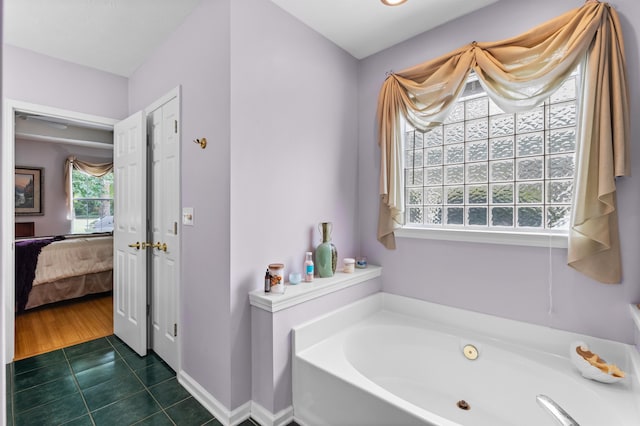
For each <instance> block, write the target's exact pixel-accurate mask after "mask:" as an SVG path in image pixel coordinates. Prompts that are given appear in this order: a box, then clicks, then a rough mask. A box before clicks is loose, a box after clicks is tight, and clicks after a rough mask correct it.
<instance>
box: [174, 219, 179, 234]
mask: <svg viewBox="0 0 640 426" xmlns="http://www.w3.org/2000/svg"><path fill="white" fill-rule="evenodd" d="M173 235H178V222H173Z"/></svg>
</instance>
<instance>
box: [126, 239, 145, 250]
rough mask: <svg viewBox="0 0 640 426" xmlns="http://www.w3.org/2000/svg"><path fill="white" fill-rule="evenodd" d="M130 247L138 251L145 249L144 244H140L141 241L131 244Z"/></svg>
mask: <svg viewBox="0 0 640 426" xmlns="http://www.w3.org/2000/svg"><path fill="white" fill-rule="evenodd" d="M129 247H134V248H135V249H136V250H140V247H142V248H143V249H144V243H142V244H140V242H139V241H136V243H135V244H129Z"/></svg>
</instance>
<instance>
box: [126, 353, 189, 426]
mask: <svg viewBox="0 0 640 426" xmlns="http://www.w3.org/2000/svg"><path fill="white" fill-rule="evenodd" d="M126 362H127V361H126V360H125V363H126ZM127 365H129V364H128V363H127ZM129 368H131V366H129ZM145 368H148V366H147V367H145ZM141 370H142V369H141ZM131 371H132V372H133V375H134V376H136V378H137V379H138V380H139V381H140V383H142V386H143V387H144V390H146V391H147V393H148V394H149V395H151V398H152V399H153V400H154V401H155V403H156V404H158V407H160V411H161V412H162V413H164V415H165V416H167V418H168V419H169V421H170V422H171V423H172V424H173V425H175V424H176V422H174V421H173V418H172V417H171V416H170V415H169V413H167V412H166V410H165V408H164V407H163V406H162V404H160V402H159V401H158V400H157V399H156V397H155V395H154V394H153V393H152V392H151V391H150V390H149V388H148V387H147V385H146V383H144V382H143V381H142V379H141V378H140V377H139V376H138V373H136V371H135V370H134V369H133V368H131ZM172 378H173V377H170V378H168V379H166V380H163V381H161V382H158V383H156V384H154V385H153V386H155V385H159V384H160V383H164V382H166V381H169V380H171V379H172ZM190 396H191V395H190ZM186 399H188V398H185V399H183V400H182V401H184V400H186ZM182 401H180V402H182ZM176 404H177V403H176ZM176 404H173V405H171V406H170V407H173V406H174V405H176ZM167 408H169V407H167ZM156 414H157V413H153V414H152V415H151V416H155V415H156ZM151 416H149V417H151ZM149 417H146V418H149ZM143 420H145V419H142V420H140V422H141V421H143ZM140 422H136V423H140Z"/></svg>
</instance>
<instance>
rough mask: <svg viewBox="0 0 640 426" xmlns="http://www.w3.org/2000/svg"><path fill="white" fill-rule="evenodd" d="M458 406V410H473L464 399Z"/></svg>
mask: <svg viewBox="0 0 640 426" xmlns="http://www.w3.org/2000/svg"><path fill="white" fill-rule="evenodd" d="M457 405H458V408H459V409H461V410H470V409H471V406H470V405H469V404H468V403H467V401H465V400H464V399H461V400H460V401H458V403H457Z"/></svg>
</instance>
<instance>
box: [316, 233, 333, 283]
mask: <svg viewBox="0 0 640 426" xmlns="http://www.w3.org/2000/svg"><path fill="white" fill-rule="evenodd" d="M318 229H319V230H320V232H321V233H322V243H320V245H318V247H316V269H317V270H318V275H319V276H320V278H327V277H332V276H333V274H335V273H336V266H337V265H338V249H336V246H335V245H333V243H332V242H331V231H332V230H333V224H332V223H331V222H322V223H320V225H318Z"/></svg>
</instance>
